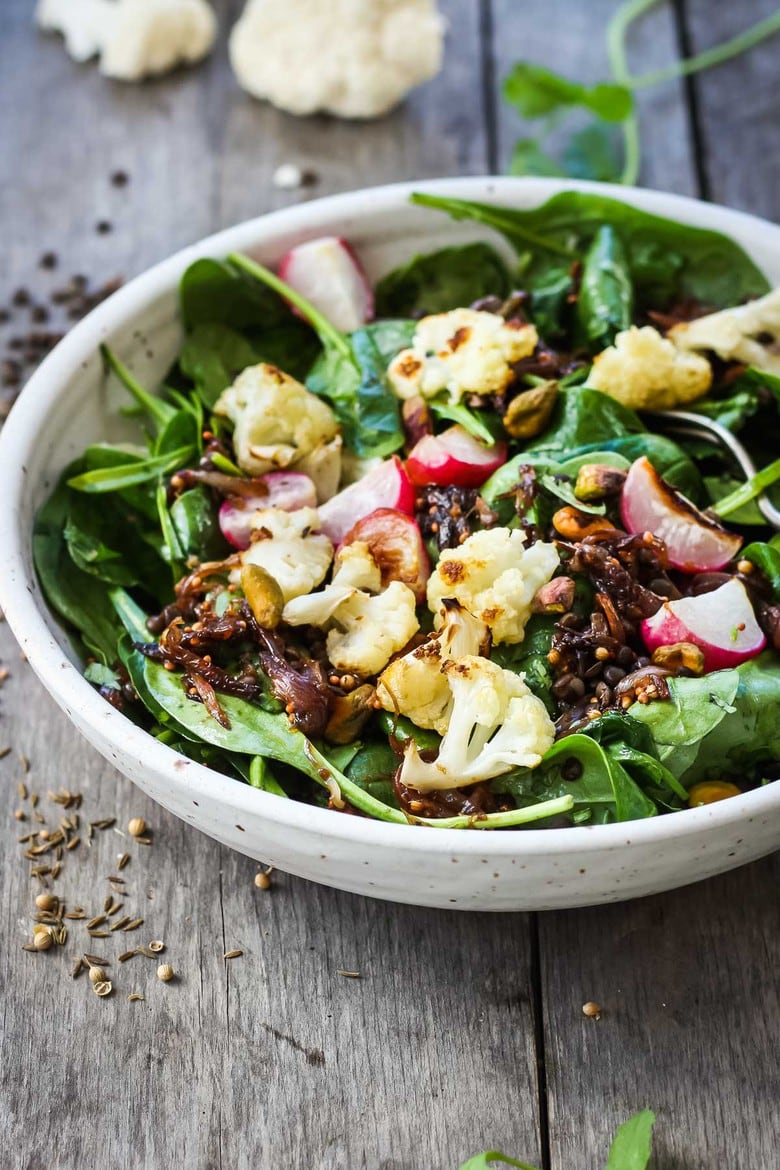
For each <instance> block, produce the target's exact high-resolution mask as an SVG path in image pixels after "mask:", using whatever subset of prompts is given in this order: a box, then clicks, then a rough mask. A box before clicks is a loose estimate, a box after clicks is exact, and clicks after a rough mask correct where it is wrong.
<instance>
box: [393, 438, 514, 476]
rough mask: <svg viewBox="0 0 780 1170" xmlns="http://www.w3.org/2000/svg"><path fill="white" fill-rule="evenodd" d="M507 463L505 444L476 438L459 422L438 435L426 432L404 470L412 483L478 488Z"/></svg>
mask: <svg viewBox="0 0 780 1170" xmlns="http://www.w3.org/2000/svg"><path fill="white" fill-rule="evenodd" d="M504 463H506V443H500V442H499V443H493V445H492V446H490V447H488V445H487V444H486V443H483V442H481V441H480V440H479V439H475V438H474V436H473V435H470V434H469V433H468V431H467V430H466V429H465V427H462V426H461V425H460V424H459V423H458V424H456V425H455V426H454V427H450V428H449V430H446V431H442V433H441V434H440V435H425V436H424V438H422V439H420V441H419V442H418V443H416V444H415V446H414V447H413V448H412V450H411V451H410V453H409V458H408V459H407V460H406V469H407V471H408V472H409V478H410V479H411V481H412V483H415V484H420V485H422V484H426V483H435V484H440V485H442V486H449V485H452V486H453V487H481V486H482V484H483V483H484V482H485V480H487V479H489V478H490V476H491V475H492V474H493V472H494V471H497V470H498V468H499V467H501V466H502V465H503V464H504Z"/></svg>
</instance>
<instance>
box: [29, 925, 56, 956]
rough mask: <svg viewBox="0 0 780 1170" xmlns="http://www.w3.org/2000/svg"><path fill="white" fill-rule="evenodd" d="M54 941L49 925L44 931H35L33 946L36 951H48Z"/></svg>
mask: <svg viewBox="0 0 780 1170" xmlns="http://www.w3.org/2000/svg"><path fill="white" fill-rule="evenodd" d="M53 941H54V940H53V939H52V937H51V931H50V930H49V928H48V926H47V927H44V929H43V931H41V932H39V933H38V934H36V933H33V946H34V947H35V949H36V951H48V950H49V948H50V947H51V944H52V942H53Z"/></svg>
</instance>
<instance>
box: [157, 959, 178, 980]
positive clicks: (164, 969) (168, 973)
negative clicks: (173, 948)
mask: <svg viewBox="0 0 780 1170" xmlns="http://www.w3.org/2000/svg"><path fill="white" fill-rule="evenodd" d="M174 974H175V972H174V970H173V967H172V966H171V965H170V963H160V966H159V967H158V968H157V978H158V979H160V980H161V981H162V982H163V983H170V981H171V979H173V976H174Z"/></svg>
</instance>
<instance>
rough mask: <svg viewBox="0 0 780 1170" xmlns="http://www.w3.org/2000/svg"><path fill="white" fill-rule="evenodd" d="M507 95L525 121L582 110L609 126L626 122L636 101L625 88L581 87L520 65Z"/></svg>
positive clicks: (610, 85)
mask: <svg viewBox="0 0 780 1170" xmlns="http://www.w3.org/2000/svg"><path fill="white" fill-rule="evenodd" d="M503 94H504V97H505V98H506V100H507V101H508V102H510V103H511V104H512V105H513V106H515V108H516V109H517V110H518V112H519V113H520V114H521V115H522V117H524V118H542V117H545V116H546V115H548V114H551V113H553V112H554V111H556V110H559V109H561V108H562V107H568V108H571V107H573V106H582V107H583V108H584V109H587V110H591V111H592V112H593V113H594V114H596V115H597V116H598V117H599V118H602V119H603V120H604V121H607V122H622V121H623V120H624V119H625V118H627V117H628V115H629V114H630V113H631V110H632V108H633V98H632V97H631V92H630V90H628V89H627V88H626V87H625V86H624V85H615V84H613V83H610V82H606V83H604V82H602V83H599V84H598V85H590V86H588V85H581V84H579V83H578V82H576V81H569V80H568V79H567V78H565V77H561V76H560V75H559V74H556V73H552V72H551V71H550V70H549V69H545V68H544V66H542V65H532V64H530V63H528V62H525V61H520V62H518V63H517V65H515V66H514V68H513V69H512V71H511V73H510V74H509V75H508V76H507V77H506V79H505V80H504V84H503Z"/></svg>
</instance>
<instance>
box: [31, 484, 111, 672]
mask: <svg viewBox="0 0 780 1170" xmlns="http://www.w3.org/2000/svg"><path fill="white" fill-rule="evenodd" d="M69 470H70V469H68V470H66V471H65V473H64V476H63V479H61V480H60V483H59V485H58V486H57V488H56V489H55V491H54V492H53V494H52V495H51V496H50V497H49V499H48V500H47V502H46V503H45V504H44V506H43V507H42V508H41V509H40V511H39V512H38V515H37V516H36V518H35V528H34V530H33V559H34V561H35V569H36V572H37V574H38V580H39V581H40V584H41V588H42V590H43V593H44V596H45V597H46V600H47V602H48V603H49V605H50V606H51V608H52V609H53V610H54V611H55V613H58V614H59V615H60V617H62V618H64V620H65V621H66V622H68V623H70V625H72V626H75V628H76V629H77V630H78V632H79V633H80V634H81V636H82V638H83V639H84V641H85V642H86V644H87V646H88V648H89V650H90V651H91V652H92V653H93V654H94V655H95V656H96V657H98V658H100V660H101V661H102V662H103V664H104V665H106V666H110V665H112V664H113V663H114V662H115V661H116V644H117V638H118V637H119V634H120V632H121V627H120V626H119V623H118V622H117V620H116V615H115V613H114V610H113V607H112V605H111V602H110V599H109V593H108V587H107V586H106V585H105V584H104V583H103V582H102V581H100V580H99V579H98V578H97V577H95V576H92V575H91V574H89V573H85V572H83V571H82V570H81V569H79V568H77V567H76V565H75V563H74V561H73V560H72V558H71V557H70V555H69V552H68V546H67V543H66V541H65V528H66V526H67V518H68V507H69V503H70V493H69V492H68V489H67V487H66V486H65V477H67V475H68V474H69Z"/></svg>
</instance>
